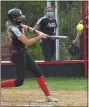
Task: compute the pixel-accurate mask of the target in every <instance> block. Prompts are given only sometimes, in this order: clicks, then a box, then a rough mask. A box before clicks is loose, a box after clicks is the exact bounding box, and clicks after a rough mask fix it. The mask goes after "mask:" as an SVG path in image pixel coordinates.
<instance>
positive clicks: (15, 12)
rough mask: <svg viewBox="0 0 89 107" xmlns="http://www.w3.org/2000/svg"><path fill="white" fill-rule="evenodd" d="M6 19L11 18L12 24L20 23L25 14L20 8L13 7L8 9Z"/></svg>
mask: <svg viewBox="0 0 89 107" xmlns="http://www.w3.org/2000/svg"><path fill="white" fill-rule="evenodd" d="M8 19H9V20H11V22H12V23H13V24H16V25H20V24H21V23H22V22H23V21H24V20H25V16H24V15H22V12H21V10H20V9H17V8H13V9H10V10H9V11H8Z"/></svg>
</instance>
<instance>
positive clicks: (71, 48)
mask: <svg viewBox="0 0 89 107" xmlns="http://www.w3.org/2000/svg"><path fill="white" fill-rule="evenodd" d="M68 51H69V53H70V54H71V55H78V54H79V48H78V47H77V46H75V45H74V44H73V43H71V44H70V45H69V47H68Z"/></svg>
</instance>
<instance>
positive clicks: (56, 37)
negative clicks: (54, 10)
mask: <svg viewBox="0 0 89 107" xmlns="http://www.w3.org/2000/svg"><path fill="white" fill-rule="evenodd" d="M48 38H55V39H60V38H62V39H66V38H67V36H48Z"/></svg>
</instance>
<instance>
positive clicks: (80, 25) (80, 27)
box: [76, 24, 84, 31]
mask: <svg viewBox="0 0 89 107" xmlns="http://www.w3.org/2000/svg"><path fill="white" fill-rule="evenodd" d="M83 28H84V25H83V24H78V25H77V26H76V29H77V30H78V31H81V30H83Z"/></svg>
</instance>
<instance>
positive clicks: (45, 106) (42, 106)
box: [16, 102, 57, 107]
mask: <svg viewBox="0 0 89 107" xmlns="http://www.w3.org/2000/svg"><path fill="white" fill-rule="evenodd" d="M36 106H38V107H55V106H57V104H56V103H55V102H47V103H46V102H45V103H44V104H43V103H42V104H41V103H31V104H24V105H16V107H36Z"/></svg>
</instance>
